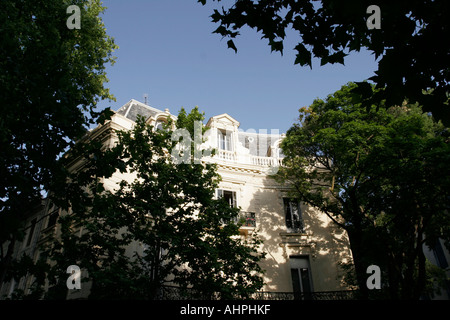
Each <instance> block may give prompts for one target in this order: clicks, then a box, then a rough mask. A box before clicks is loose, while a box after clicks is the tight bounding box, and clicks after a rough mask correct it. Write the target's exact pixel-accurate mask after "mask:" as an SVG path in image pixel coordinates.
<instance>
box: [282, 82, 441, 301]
mask: <svg viewBox="0 0 450 320" xmlns="http://www.w3.org/2000/svg"><path fill="white" fill-rule="evenodd" d="M354 87H355V84H349V85H347V86H343V87H342V88H341V90H339V91H337V92H335V93H334V94H332V95H329V96H328V97H327V99H326V100H325V101H323V100H320V99H317V100H315V101H314V102H313V104H312V105H311V106H309V108H302V109H300V123H298V124H294V126H293V127H292V128H290V129H289V130H288V132H287V135H286V138H285V140H284V141H283V143H282V148H283V152H284V154H285V155H286V158H285V159H284V162H283V164H284V166H283V167H282V168H280V171H279V175H278V176H277V177H276V178H277V179H278V180H279V181H281V182H284V183H286V182H287V183H290V184H292V186H293V188H294V191H293V193H294V195H296V196H298V197H300V198H301V199H302V201H305V202H306V203H308V204H310V205H312V206H314V207H316V208H318V209H320V210H321V211H323V212H324V213H326V214H327V215H328V216H329V217H330V219H332V220H333V221H334V222H335V223H336V224H337V225H338V226H340V227H341V228H343V229H345V230H346V231H347V233H348V236H349V240H350V247H351V251H352V255H353V260H354V267H355V273H356V279H357V283H358V285H359V288H360V291H361V293H362V295H363V297H367V296H368V290H367V287H366V279H367V276H368V275H367V273H366V270H367V267H368V266H369V265H372V264H374V265H378V266H379V267H380V268H381V270H383V271H384V272H383V279H384V285H385V287H386V288H388V294H389V296H390V297H391V298H404V299H418V298H419V297H420V296H421V295H422V294H423V293H424V290H425V287H426V279H427V276H426V263H425V262H426V261H425V256H424V254H423V245H424V244H425V245H427V246H429V247H431V248H432V247H433V246H434V245H435V243H436V239H437V238H443V239H445V240H446V241H447V243H446V245H447V246H448V247H450V246H449V242H448V240H449V239H450V237H449V236H450V233H449V231H450V221H449V216H448V209H449V204H448V199H449V190H450V189H449V187H450V179H449V178H448V177H449V176H450V175H449V170H450V169H449V168H448V165H447V164H448V161H449V160H450V159H449V157H450V145H449V131H448V129H446V128H445V127H444V126H443V125H442V124H441V123H436V122H434V121H433V120H432V118H431V117H430V116H429V115H427V114H424V113H423V112H422V110H421V109H420V108H419V107H418V106H417V105H410V104H406V103H405V104H403V105H402V106H397V107H391V108H387V107H384V106H375V105H373V106H372V107H371V108H370V109H369V110H367V109H366V107H363V106H362V105H361V104H354V103H353V102H352V101H353V100H352V98H351V91H352V90H353V88H354Z"/></svg>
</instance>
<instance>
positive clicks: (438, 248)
mask: <svg viewBox="0 0 450 320" xmlns="http://www.w3.org/2000/svg"><path fill="white" fill-rule="evenodd" d="M433 253H434V257H435V259H436V261H437V263H438V266H439V267H441V268H442V269H445V268H447V267H448V262H447V259H446V258H445V253H444V249H443V248H442V244H441V241H440V240H439V239H437V241H436V245H435V246H434V248H433Z"/></svg>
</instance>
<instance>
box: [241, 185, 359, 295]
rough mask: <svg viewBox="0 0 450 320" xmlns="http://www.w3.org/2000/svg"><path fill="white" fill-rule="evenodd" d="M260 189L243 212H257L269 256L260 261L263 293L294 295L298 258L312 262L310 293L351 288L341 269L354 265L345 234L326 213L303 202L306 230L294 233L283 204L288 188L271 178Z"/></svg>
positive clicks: (265, 249)
mask: <svg viewBox="0 0 450 320" xmlns="http://www.w3.org/2000/svg"><path fill="white" fill-rule="evenodd" d="M257 189H258V190H255V192H254V193H253V198H252V199H251V200H250V202H249V207H248V209H247V208H242V209H243V210H244V209H247V211H253V212H255V213H256V229H255V230H256V232H257V234H258V235H259V237H260V238H261V240H263V245H262V248H261V249H262V251H263V252H265V253H266V257H265V259H264V260H263V261H262V262H261V267H262V268H263V269H264V270H265V271H266V273H265V277H264V278H265V286H264V288H263V290H264V291H276V292H292V291H293V290H294V287H293V283H292V281H293V279H292V275H291V267H292V260H293V259H295V258H302V259H305V260H307V261H309V267H310V269H309V276H310V280H311V291H315V292H318V291H320V292H322V291H339V290H348V289H350V288H349V287H348V286H347V285H346V281H345V280H344V279H345V277H346V274H347V272H346V271H345V270H344V269H343V268H342V267H341V265H342V264H348V263H350V262H351V252H350V250H349V245H348V240H347V237H346V234H345V231H344V230H342V229H341V228H340V227H339V226H337V225H336V224H335V223H334V222H333V221H331V220H330V219H329V218H328V217H327V216H326V215H325V214H324V213H322V212H319V211H318V210H315V209H314V208H311V207H309V206H306V205H305V204H303V203H302V202H300V208H301V218H302V222H303V230H300V232H292V230H288V228H287V225H286V217H285V208H284V202H283V198H287V197H288V194H287V191H288V189H287V188H283V187H280V185H278V184H277V183H276V181H275V180H274V179H272V178H270V177H267V178H265V179H263V185H262V186H259V187H257ZM280 190H281V192H280ZM290 231H291V232H290Z"/></svg>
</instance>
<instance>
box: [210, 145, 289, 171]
mask: <svg viewBox="0 0 450 320" xmlns="http://www.w3.org/2000/svg"><path fill="white" fill-rule="evenodd" d="M214 158H215V159H220V160H224V161H227V162H235V163H241V164H250V165H254V166H260V167H279V166H281V165H282V164H283V159H282V158H275V157H261V156H254V155H249V154H238V153H236V152H234V151H228V150H221V149H219V150H217V154H216V155H215V156H214Z"/></svg>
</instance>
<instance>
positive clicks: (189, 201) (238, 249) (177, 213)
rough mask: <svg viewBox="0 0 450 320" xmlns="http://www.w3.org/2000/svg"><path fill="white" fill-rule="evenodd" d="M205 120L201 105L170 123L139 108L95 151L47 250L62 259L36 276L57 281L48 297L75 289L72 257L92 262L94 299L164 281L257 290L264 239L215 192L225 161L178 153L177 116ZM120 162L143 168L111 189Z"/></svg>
mask: <svg viewBox="0 0 450 320" xmlns="http://www.w3.org/2000/svg"><path fill="white" fill-rule="evenodd" d="M202 120H203V114H201V113H200V112H199V111H198V109H197V108H195V109H193V110H192V111H191V113H189V114H187V113H186V112H185V111H184V109H182V110H181V112H180V114H179V116H178V118H177V120H176V123H173V122H171V121H169V123H168V124H167V125H166V126H165V127H164V130H155V128H154V127H153V126H151V125H149V124H146V122H145V119H143V118H139V119H138V120H137V122H136V125H135V127H134V129H133V130H132V131H123V132H119V133H118V142H117V144H116V146H115V147H113V148H112V149H107V150H104V151H99V149H97V150H96V155H92V156H90V157H86V159H89V161H88V162H87V163H86V165H85V167H84V169H83V170H82V171H80V172H78V173H77V174H76V176H77V175H78V177H77V178H74V179H73V181H74V185H73V186H71V187H70V189H67V190H65V192H66V194H69V195H75V197H71V199H70V201H71V203H73V204H74V206H73V207H72V212H73V213H72V214H70V215H66V216H64V217H62V218H60V219H61V232H60V238H57V239H56V241H55V243H53V244H52V246H50V247H49V248H48V250H47V253H46V254H42V255H41V256H42V258H43V260H44V261H45V260H47V259H49V260H51V261H52V263H51V264H50V265H51V266H52V267H51V268H50V269H49V270H48V271H46V277H44V276H41V277H40V278H39V279H38V277H36V280H37V282H36V289H41V288H42V283H43V280H44V279H45V278H46V279H47V281H49V283H50V286H52V287H53V289H52V290H50V291H49V293H48V294H47V297H48V298H55V297H58V296H60V295H62V296H63V297H65V294H66V292H67V289H66V282H65V281H66V279H67V274H66V273H65V272H66V270H65V268H67V263H68V261H73V262H76V264H77V265H79V266H80V268H82V269H83V270H85V271H86V272H87V275H86V279H85V280H86V281H92V288H91V293H90V296H89V298H92V299H105V298H107V299H154V298H156V297H158V293H159V292H160V290H161V287H162V286H163V285H164V284H174V285H177V286H178V287H179V288H180V290H182V291H183V292H186V291H188V290H189V292H191V294H194V296H195V295H197V296H198V297H201V298H204V299H209V298H213V297H220V298H227V299H230V298H242V297H249V296H250V295H251V294H252V293H253V292H255V291H256V290H258V289H260V288H261V286H262V284H263V282H262V278H261V273H262V270H261V268H260V267H259V265H258V261H260V259H261V258H262V257H263V254H261V253H258V252H257V249H258V246H259V244H260V242H259V240H258V239H257V237H256V235H255V236H252V237H249V238H248V239H243V238H241V237H240V236H239V226H240V225H241V224H242V221H239V219H238V213H239V209H237V208H232V207H230V205H229V204H228V203H227V202H226V201H224V200H223V199H220V198H219V199H216V198H215V190H216V188H217V187H218V183H219V181H220V176H219V175H218V174H217V173H216V166H215V164H209V163H194V161H193V160H194V157H193V153H191V154H190V156H189V159H190V160H191V161H189V163H177V161H175V160H176V159H175V158H174V157H173V156H172V155H173V154H175V153H176V152H181V151H180V150H179V149H175V148H177V143H178V141H177V140H176V139H175V140H174V139H173V137H175V135H174V133H175V131H176V130H175V131H174V128H173V127H172V125H176V128H182V129H183V130H186V131H187V132H189V134H190V135H191V136H193V134H194V131H193V130H194V127H195V124H194V123H195V122H196V121H197V122H201V121H202ZM204 130H205V128H204V127H202V132H204ZM189 146H190V147H192V148H193V147H194V146H193V144H191V141H189ZM181 150H182V152H188V150H189V149H181ZM188 153H189V152H188ZM105 167H108V168H109V169H107V170H106V171H104V170H103V168H105ZM111 168H114V169H113V170H111ZM116 170H117V172H116V174H117V173H118V172H122V173H127V174H128V175H131V176H132V177H133V178H132V179H130V178H128V179H127V178H123V179H122V180H121V181H120V183H118V184H117V188H116V190H109V189H106V188H105V186H104V184H103V182H102V181H104V179H106V178H109V177H111V176H112V174H113V173H114V172H115V171H116ZM89 177H91V178H89ZM92 177H93V178H92ZM81 181H85V182H86V183H84V182H83V184H84V193H80V192H79V190H80V189H81V188H80V187H83V186H81V185H80V182H81ZM77 190H78V191H77ZM80 204H81V205H80ZM80 230H81V231H80ZM39 282H40V283H39ZM41 291H42V290H41ZM190 297H193V296H192V295H191V296H190Z"/></svg>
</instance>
